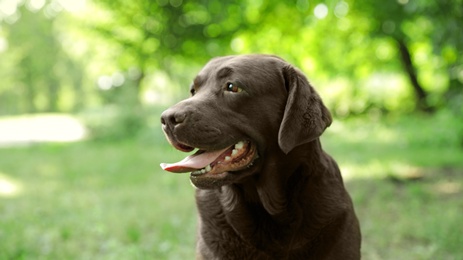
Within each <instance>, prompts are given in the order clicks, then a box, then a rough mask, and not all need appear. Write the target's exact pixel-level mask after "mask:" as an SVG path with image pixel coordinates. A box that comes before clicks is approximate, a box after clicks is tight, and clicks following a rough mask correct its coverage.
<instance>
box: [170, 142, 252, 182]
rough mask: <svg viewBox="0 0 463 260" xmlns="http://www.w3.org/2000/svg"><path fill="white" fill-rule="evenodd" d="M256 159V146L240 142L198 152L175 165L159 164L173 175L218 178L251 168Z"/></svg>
mask: <svg viewBox="0 0 463 260" xmlns="http://www.w3.org/2000/svg"><path fill="white" fill-rule="evenodd" d="M257 158H258V154H257V149H256V146H255V145H254V144H253V143H251V142H249V141H240V142H238V143H236V144H234V145H231V146H229V147H228V148H225V149H222V150H216V151H205V150H198V151H197V152H196V153H195V154H193V155H190V156H188V157H186V158H185V159H183V160H182V161H180V162H177V163H171V164H167V163H161V168H162V169H163V170H166V171H170V172H175V173H184V172H191V176H195V177H200V176H208V177H216V178H217V177H220V175H221V173H224V172H234V171H240V170H243V169H246V168H248V167H251V166H252V163H253V162H254V160H255V159H257Z"/></svg>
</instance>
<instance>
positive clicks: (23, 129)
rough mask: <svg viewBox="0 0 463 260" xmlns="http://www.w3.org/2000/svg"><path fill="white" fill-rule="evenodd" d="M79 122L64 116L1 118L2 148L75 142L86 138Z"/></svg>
mask: <svg viewBox="0 0 463 260" xmlns="http://www.w3.org/2000/svg"><path fill="white" fill-rule="evenodd" d="M86 135H87V130H86V128H85V127H84V126H83V124H82V123H80V121H79V120H77V119H76V118H74V117H72V116H70V115H63V114H44V115H33V116H31V115H29V116H19V117H7V118H0V147H1V146H12V145H21V144H22V145H24V144H31V143H38V142H73V141H79V140H82V139H84V138H85V137H86Z"/></svg>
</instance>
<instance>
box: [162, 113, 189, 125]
mask: <svg viewBox="0 0 463 260" xmlns="http://www.w3.org/2000/svg"><path fill="white" fill-rule="evenodd" d="M185 119H186V113H185V112H181V111H175V110H172V109H168V110H166V111H164V112H163V113H162V114H161V123H162V125H163V126H164V127H169V128H171V127H174V126H176V125H179V124H181V123H183V122H184V121H185Z"/></svg>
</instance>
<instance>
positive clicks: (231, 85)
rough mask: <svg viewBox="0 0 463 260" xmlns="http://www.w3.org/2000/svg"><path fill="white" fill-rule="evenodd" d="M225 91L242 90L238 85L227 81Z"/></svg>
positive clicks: (236, 91)
mask: <svg viewBox="0 0 463 260" xmlns="http://www.w3.org/2000/svg"><path fill="white" fill-rule="evenodd" d="M227 91H230V92H234V93H238V92H241V91H243V90H242V89H241V88H240V87H238V86H237V85H236V84H233V83H231V82H228V83H227Z"/></svg>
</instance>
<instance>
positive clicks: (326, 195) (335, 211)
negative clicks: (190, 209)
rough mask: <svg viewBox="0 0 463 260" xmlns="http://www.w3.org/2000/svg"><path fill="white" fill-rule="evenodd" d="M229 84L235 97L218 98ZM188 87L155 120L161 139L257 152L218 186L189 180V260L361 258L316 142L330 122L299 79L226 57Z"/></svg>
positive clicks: (332, 171)
mask: <svg viewBox="0 0 463 260" xmlns="http://www.w3.org/2000/svg"><path fill="white" fill-rule="evenodd" d="M229 81H231V82H237V84H239V85H240V86H242V87H243V90H244V91H243V92H241V93H229V92H226V91H225V90H224V86H225V85H226V82H229ZM192 89H194V96H192V97H191V98H189V99H186V100H184V101H182V102H180V103H178V104H177V105H175V106H173V107H171V108H170V109H168V110H167V111H165V112H164V113H163V115H162V121H163V128H164V131H165V132H166V135H167V136H168V137H169V139H170V140H173V142H178V143H182V144H187V145H188V146H191V147H197V148H201V149H205V150H216V149H220V148H224V147H227V146H229V145H231V144H233V143H236V142H237V141H240V140H250V141H252V142H253V143H254V144H256V146H257V150H258V153H259V158H258V159H257V160H256V161H255V162H254V165H253V166H252V167H250V168H249V169H245V170H242V171H238V172H232V173H230V174H228V175H227V177H226V178H224V179H221V180H211V179H207V178H205V179H201V180H198V179H193V178H192V182H193V184H194V185H195V186H196V187H198V189H197V190H196V202H197V208H198V213H199V227H198V241H197V259H237V260H238V259H239V260H242V259H360V241H361V235H360V229H359V224H358V220H357V217H356V216H355V213H354V209H353V205H352V202H351V199H350V197H349V195H348V193H347V191H346V189H345V187H344V184H343V180H342V177H341V174H340V171H339V168H338V166H337V164H336V162H335V161H334V160H333V159H332V158H331V157H330V156H329V155H328V154H326V153H325V152H324V151H323V150H322V147H321V144H320V140H319V136H320V135H321V134H322V133H323V131H324V130H325V128H326V127H328V126H329V125H330V124H331V120H332V119H331V115H330V112H329V111H328V109H327V108H326V107H325V106H324V105H323V102H322V100H321V99H320V97H319V95H318V94H317V93H316V92H315V90H314V88H313V87H312V86H311V85H310V84H309V82H308V81H307V79H306V78H305V76H304V75H303V74H302V73H301V72H300V71H299V70H298V69H296V68H294V67H293V66H291V65H290V64H288V63H287V62H285V61H283V60H282V59H280V58H278V57H275V56H268V55H243V56H227V57H220V58H216V59H213V60H211V61H210V62H209V63H208V64H207V65H206V66H205V67H204V68H203V69H202V70H201V71H200V73H199V74H198V77H197V78H196V79H195V84H194V85H193V86H192Z"/></svg>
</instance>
